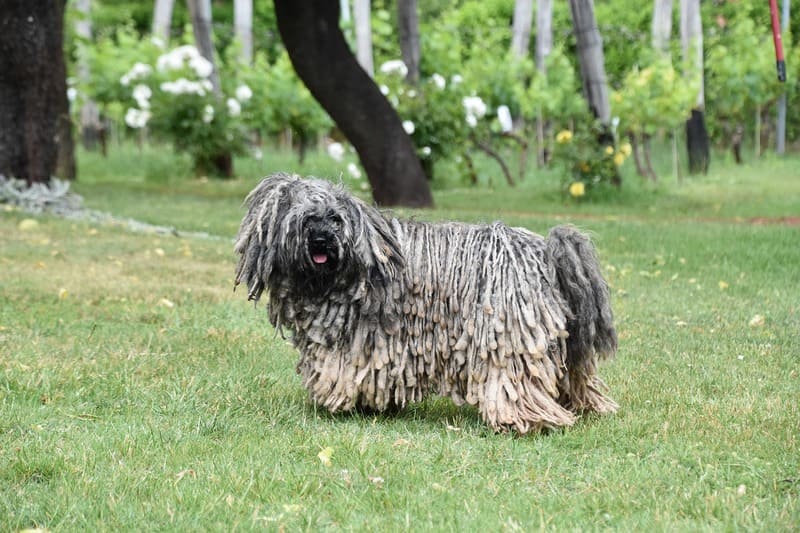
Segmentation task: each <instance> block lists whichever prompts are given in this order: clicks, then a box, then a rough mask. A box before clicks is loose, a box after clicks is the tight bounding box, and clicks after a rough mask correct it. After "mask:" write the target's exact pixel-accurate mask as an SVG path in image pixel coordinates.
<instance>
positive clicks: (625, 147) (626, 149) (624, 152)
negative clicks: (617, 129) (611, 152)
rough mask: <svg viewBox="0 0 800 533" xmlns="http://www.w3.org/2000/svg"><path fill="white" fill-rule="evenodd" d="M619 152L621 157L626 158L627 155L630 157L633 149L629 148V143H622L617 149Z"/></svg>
mask: <svg viewBox="0 0 800 533" xmlns="http://www.w3.org/2000/svg"><path fill="white" fill-rule="evenodd" d="M619 151H620V153H622V155H624V156H625V157H628V156H629V155H631V152H633V148H631V143H622V144H621V145H620V147H619Z"/></svg>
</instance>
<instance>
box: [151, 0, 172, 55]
mask: <svg viewBox="0 0 800 533" xmlns="http://www.w3.org/2000/svg"><path fill="white" fill-rule="evenodd" d="M174 4H175V0H156V3H155V5H154V6H153V29H152V33H153V36H154V37H158V38H159V39H161V40H162V41H164V46H167V43H169V36H170V30H171V28H172V8H173V6H174Z"/></svg>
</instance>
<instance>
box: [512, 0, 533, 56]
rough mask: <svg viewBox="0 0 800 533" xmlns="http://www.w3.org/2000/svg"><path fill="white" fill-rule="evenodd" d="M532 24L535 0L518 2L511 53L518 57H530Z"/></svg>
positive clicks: (515, 8) (516, 3)
mask: <svg viewBox="0 0 800 533" xmlns="http://www.w3.org/2000/svg"><path fill="white" fill-rule="evenodd" d="M532 23H533V0H516V2H514V20H513V23H512V33H511V52H512V53H513V54H514V55H515V56H517V57H525V56H527V55H528V47H529V46H530V42H531V24H532Z"/></svg>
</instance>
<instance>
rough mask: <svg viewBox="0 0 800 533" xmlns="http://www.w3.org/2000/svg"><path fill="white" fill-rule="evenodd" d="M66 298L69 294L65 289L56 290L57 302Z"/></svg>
mask: <svg viewBox="0 0 800 533" xmlns="http://www.w3.org/2000/svg"><path fill="white" fill-rule="evenodd" d="M67 296H69V292H68V291H67V289H65V288H64V287H61V288H60V289H58V299H59V300H63V299H65V298H66V297H67Z"/></svg>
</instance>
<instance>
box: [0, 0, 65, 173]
mask: <svg viewBox="0 0 800 533" xmlns="http://www.w3.org/2000/svg"><path fill="white" fill-rule="evenodd" d="M63 28H64V2H62V1H52V0H50V1H48V0H3V2H2V4H1V5H0V174H4V175H6V176H9V177H15V178H18V179H24V180H26V181H27V182H28V183H37V182H38V183H47V182H49V181H50V178H51V176H52V175H53V174H54V172H55V171H56V164H57V163H58V161H59V142H60V143H61V145H62V147H63V150H62V158H63V160H66V161H68V160H72V157H73V156H72V153H71V141H72V134H71V128H70V127H69V126H70V124H69V112H68V109H69V102H68V101H67V88H66V75H65V72H66V68H65V65H64V53H63ZM68 151H69V153H67V152H68ZM72 165H73V168H74V160H72ZM65 166H66V167H67V168H69V164H66V165H65ZM63 177H65V178H68V177H70V176H69V175H66V176H63Z"/></svg>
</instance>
